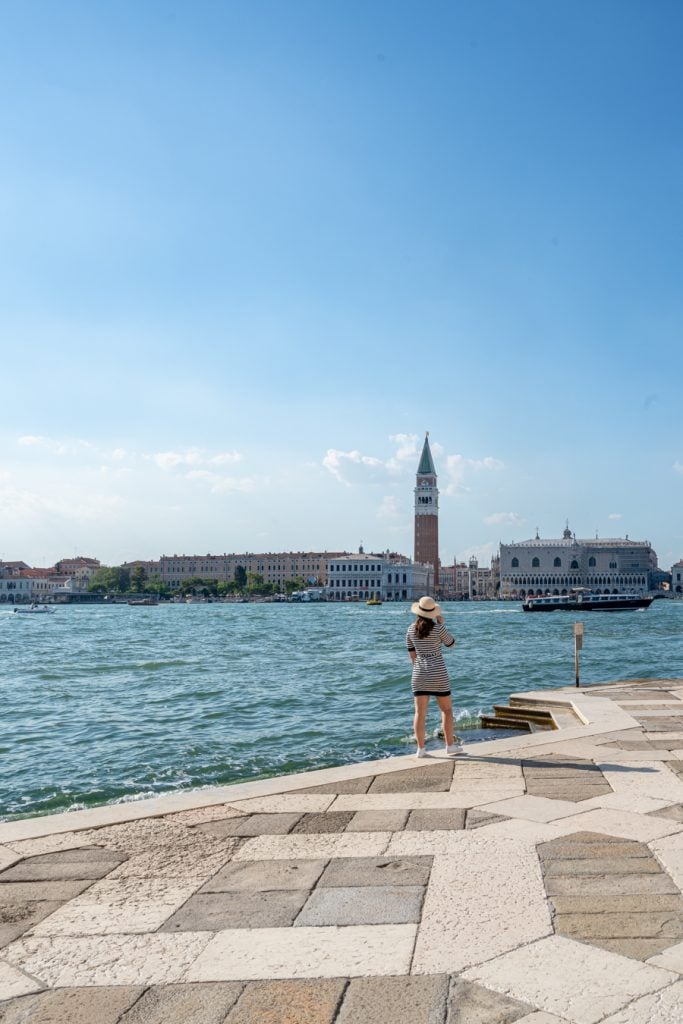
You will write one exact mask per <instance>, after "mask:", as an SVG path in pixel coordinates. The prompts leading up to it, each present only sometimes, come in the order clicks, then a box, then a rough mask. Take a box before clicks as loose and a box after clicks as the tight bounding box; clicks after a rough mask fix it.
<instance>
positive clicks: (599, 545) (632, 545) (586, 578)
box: [500, 525, 657, 598]
mask: <svg viewBox="0 0 683 1024" xmlns="http://www.w3.org/2000/svg"><path fill="white" fill-rule="evenodd" d="M656 574H657V555H656V553H655V551H654V550H653V548H652V546H651V544H650V542H649V541H647V540H644V541H636V540H629V538H628V537H625V538H623V539H622V538H620V537H619V538H606V539H603V538H598V537H595V538H591V539H588V540H581V539H577V537H576V536H575V534H573V533H572V531H571V530H570V529H569V526H568V525H567V528H566V529H565V530H564V532H563V534H562V536H561V537H559V538H556V539H554V538H551V539H545V538H541V537H539V536H538V533H537V534H536V536H535V537H534V538H533V539H532V540H525V541H521V542H519V543H517V544H501V545H500V596H501V597H503V598H524V597H526V596H527V595H529V594H535V595H542V594H559V595H561V594H567V593H568V592H569V591H570V590H571V589H572V588H573V587H586V588H587V589H590V590H593V591H595V592H596V593H600V594H623V593H638V594H645V593H647V592H648V591H649V590H651V589H653V584H654V580H655V576H656Z"/></svg>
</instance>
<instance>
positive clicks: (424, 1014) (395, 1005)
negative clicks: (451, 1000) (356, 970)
mask: <svg viewBox="0 0 683 1024" xmlns="http://www.w3.org/2000/svg"><path fill="white" fill-rule="evenodd" d="M447 995H448V976H447V975H445V974H436V975H432V976H431V977H430V976H428V975H423V976H419V975H418V976H413V977H398V978H396V977H394V978H353V979H352V980H351V982H350V983H349V987H348V988H347V990H346V994H345V996H344V1001H343V1003H342V1006H341V1010H340V1011H339V1016H338V1017H337V1020H336V1024H396V1022H397V1021H400V1022H401V1024H442V1022H443V1021H444V1017H445V1013H446V997H447Z"/></svg>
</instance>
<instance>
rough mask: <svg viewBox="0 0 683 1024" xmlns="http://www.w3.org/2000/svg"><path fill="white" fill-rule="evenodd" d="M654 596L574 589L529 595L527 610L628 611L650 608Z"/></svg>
mask: <svg viewBox="0 0 683 1024" xmlns="http://www.w3.org/2000/svg"><path fill="white" fill-rule="evenodd" d="M653 601H654V597H650V596H649V595H647V594H594V593H592V592H591V591H590V590H572V592H571V593H570V594H562V595H561V596H559V597H558V595H557V594H555V595H554V596H552V597H551V596H550V595H546V596H545V597H533V596H531V597H527V598H526V599H525V600H524V601H523V602H522V608H523V610H524V611H525V612H626V611H636V610H637V609H639V608H649V607H650V605H651V604H652V602H653Z"/></svg>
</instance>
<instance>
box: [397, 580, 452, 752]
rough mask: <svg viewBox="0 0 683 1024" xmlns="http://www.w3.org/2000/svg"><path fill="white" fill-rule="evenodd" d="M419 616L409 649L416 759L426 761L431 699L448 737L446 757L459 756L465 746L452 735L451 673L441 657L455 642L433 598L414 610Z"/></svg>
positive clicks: (410, 633) (408, 637)
mask: <svg viewBox="0 0 683 1024" xmlns="http://www.w3.org/2000/svg"><path fill="white" fill-rule="evenodd" d="M410 610H411V612H413V614H414V615H416V616H417V618H416V619H415V622H413V624H412V625H411V626H409V627H408V632H407V633H406V646H407V648H408V654H409V655H410V660H411V661H412V663H413V679H412V684H413V697H414V698H415V722H414V728H415V739H416V740H417V757H426V756H427V754H426V751H425V724H426V721H427V707H428V705H429V698H430V697H436V701H437V704H438V705H439V710H440V712H441V724H442V726H443V732H444V736H445V737H446V753H447V754H459V753H460V752H461V751H462V746H461V744H459V743H456V742H455V737H454V735H453V705H452V703H451V684H450V680H449V678H448V670H447V669H446V663H445V662H444V660H443V654H442V653H441V646H442V644H443V645H445V646H446V647H454V646H455V640H454V639H453V637H452V636H451V634H450V633H449V632H448V630H447V629H446V627H445V626H444V624H443V616H442V614H441V608H440V607H439V605H438V604H437V603H436V601H434V599H433V598H431V597H421V598H420V600H419V601H416V602H415V604H414V605H412V607H411V609H410Z"/></svg>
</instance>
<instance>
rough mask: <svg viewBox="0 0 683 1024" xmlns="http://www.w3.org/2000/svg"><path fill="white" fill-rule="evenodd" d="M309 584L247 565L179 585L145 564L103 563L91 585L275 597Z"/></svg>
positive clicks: (99, 590) (107, 590)
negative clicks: (267, 575)
mask: <svg viewBox="0 0 683 1024" xmlns="http://www.w3.org/2000/svg"><path fill="white" fill-rule="evenodd" d="M305 586H306V584H305V582H304V580H303V578H302V577H301V576H297V577H296V579H292V580H285V581H284V583H283V584H282V587H279V586H278V584H277V583H266V582H265V580H264V579H263V576H261V575H260V574H259V573H257V572H247V571H246V569H245V568H244V566H243V565H238V566H237V567H236V569H235V575H234V578H233V579H231V580H221V581H217V580H207V579H204V578H203V577H201V576H190V577H189V578H188V579H186V580H183V582H182V583H181V584H180V586H179V587H170V586H169V585H168V583H164V582H163V581H162V580H161V577H160V576H155V575H152V576H150V575H149V574H148V572H147V570H146V569H145V567H144V566H143V565H136V566H135V568H134V569H133V570H132V571H131V570H130V569H125V568H123V567H122V566H120V565H113V566H108V567H104V566H103V567H102V568H100V569H98V570H97V572H96V573H95V574H94V576H93V577H92V579H91V580H90V583H89V585H88V590H89V591H90V592H91V593H95V594H109V595H113V594H154V595H155V596H158V597H166V598H168V597H174V596H175V595H179V596H180V597H189V596H190V595H192V596H194V597H228V596H230V595H236V596H237V595H238V596H243V597H246V596H249V595H253V596H255V597H256V596H258V597H272V596H273V595H275V594H279V593H284V594H287V595H289V594H291V593H292V592H293V591H295V590H302V589H303V588H304V587H305Z"/></svg>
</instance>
